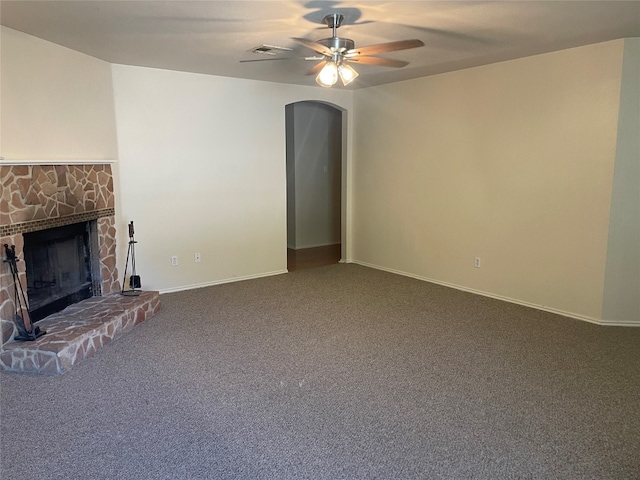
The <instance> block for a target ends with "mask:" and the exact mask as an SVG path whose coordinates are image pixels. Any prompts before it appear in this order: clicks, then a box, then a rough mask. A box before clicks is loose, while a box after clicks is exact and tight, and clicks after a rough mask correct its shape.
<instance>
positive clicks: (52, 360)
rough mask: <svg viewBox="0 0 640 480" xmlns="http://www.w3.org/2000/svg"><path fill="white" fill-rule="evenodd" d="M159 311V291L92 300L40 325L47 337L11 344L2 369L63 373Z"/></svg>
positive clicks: (2, 357) (3, 356)
mask: <svg viewBox="0 0 640 480" xmlns="http://www.w3.org/2000/svg"><path fill="white" fill-rule="evenodd" d="M159 308H160V298H159V295H158V292H142V293H140V295H139V296H122V295H120V294H119V293H116V294H111V295H107V296H104V297H92V298H89V299H87V300H83V301H82V302H79V303H76V304H74V305H70V306H69V307H67V308H66V309H64V310H63V311H61V312H58V313H55V314H53V315H50V316H48V317H47V318H45V319H44V320H41V321H40V322H38V326H39V327H40V328H41V329H43V330H46V332H47V333H46V335H44V336H42V337H40V338H38V339H37V340H34V341H31V342H11V343H8V344H6V345H5V346H4V349H3V351H2V352H0V366H1V367H2V369H3V370H8V371H18V372H33V373H45V374H59V373H64V372H66V371H68V370H70V369H71V367H73V366H74V365H77V364H78V363H79V362H81V361H82V360H84V359H86V358H89V357H92V356H93V355H94V354H95V353H96V351H97V350H98V349H100V348H101V347H103V346H105V345H107V344H108V343H110V342H111V341H113V340H115V339H116V338H118V337H119V336H120V335H122V334H124V333H126V332H128V331H129V330H131V329H132V328H133V327H134V326H135V325H137V324H138V323H140V322H143V321H144V320H146V319H147V318H149V317H151V316H152V315H153V314H155V313H156V312H157V311H158V309H159Z"/></svg>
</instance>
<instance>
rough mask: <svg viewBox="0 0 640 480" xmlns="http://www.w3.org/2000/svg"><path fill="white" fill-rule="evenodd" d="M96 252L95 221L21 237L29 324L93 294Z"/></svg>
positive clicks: (96, 266) (49, 229)
mask: <svg viewBox="0 0 640 480" xmlns="http://www.w3.org/2000/svg"><path fill="white" fill-rule="evenodd" d="M96 251H97V235H96V222H95V220H94V221H89V222H81V223H74V224H71V225H65V226H62V227H55V228H48V229H45V230H39V231H36V232H31V233H25V234H24V260H25V264H26V269H27V295H28V297H29V310H30V318H31V320H32V321H33V322H37V321H38V320H42V319H43V318H45V317H47V316H48V315H51V314H53V313H56V312H59V311H61V310H63V309H64V308H65V307H67V306H68V305H71V304H73V303H77V302H79V301H81V300H84V299H85V298H89V297H92V296H93V295H94V293H93V289H94V285H93V276H94V275H93V273H94V272H96V269H97V268H98V264H97V262H98V258H97V255H94V252H96Z"/></svg>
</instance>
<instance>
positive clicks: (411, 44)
mask: <svg viewBox="0 0 640 480" xmlns="http://www.w3.org/2000/svg"><path fill="white" fill-rule="evenodd" d="M422 46H424V42H423V41H422V40H418V39H413V40H399V41H397V42H389V43H379V44H377V45H368V46H366V47H360V48H353V49H351V50H347V51H346V52H345V56H346V57H347V58H348V57H351V56H354V55H378V54H379V53H385V52H395V51H397V50H407V49H409V48H416V47H422Z"/></svg>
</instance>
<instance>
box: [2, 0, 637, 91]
mask: <svg viewBox="0 0 640 480" xmlns="http://www.w3.org/2000/svg"><path fill="white" fill-rule="evenodd" d="M329 13H340V14H342V15H344V17H345V20H344V23H343V26H342V27H341V28H340V29H339V30H338V36H340V37H347V38H351V39H353V40H354V41H355V43H356V47H362V46H365V45H370V44H377V43H385V42H390V41H396V40H404V39H412V38H417V39H420V40H422V41H423V42H424V43H425V46H424V47H421V48H416V49H412V50H403V51H397V52H391V53H387V54H385V55H383V56H386V57H389V58H395V59H399V60H405V61H408V62H410V64H409V65H408V66H406V67H404V68H389V67H377V66H368V65H356V69H357V70H358V72H359V73H360V77H358V79H357V80H356V81H355V82H354V83H352V84H351V85H350V86H349V87H346V88H361V87H366V86H372V85H380V84H384V83H391V82H396V81H400V80H406V79H410V78H416V77H421V76H426V75H433V74H437V73H443V72H447V71H452V70H459V69H462V68H468V67H473V66H477V65H484V64H489V63H494V62H499V61H504V60H510V59H514V58H519V57H525V56H529V55H535V54H539V53H545V52H550V51H555V50H562V49H566V48H571V47H575V46H579V45H586V44H591V43H598V42H603V41H607V40H612V39H617V38H625V37H640V1H620V2H618V1H608V0H607V1H593V0H591V1H579V0H573V1H539V0H536V1H497V2H490V1H394V2H375V1H365V2H336V1H302V2H301V1H242V0H235V1H212V0H210V1H190V0H181V1H155V0H146V1H120V0H109V1H101V0H95V1H58V0H56V1H24V0H18V1H11V0H9V1H7V0H2V1H1V2H0V23H1V24H2V25H4V26H6V27H9V28H12V29H15V30H19V31H22V32H25V33H28V34H30V35H33V36H36V37H39V38H42V39H45V40H48V41H50V42H53V43H57V44H59V45H63V46H65V47H68V48H71V49H73V50H77V51H79V52H83V53H86V54H88V55H91V56H94V57H97V58H100V59H102V60H105V61H108V62H111V63H117V64H124V65H137V66H143V67H154V68H163V69H169V70H179V71H185V72H194V73H204V74H211V75H222V76H228V77H237V78H246V79H255V80H264V81H271V82H281V83H291V84H300V85H316V84H315V81H314V77H313V76H309V75H306V73H307V72H308V71H309V69H310V68H311V67H312V66H313V65H314V62H312V61H306V60H304V58H303V57H305V56H312V55H313V54H314V52H312V51H311V50H309V49H307V48H305V47H303V46H300V45H297V44H296V42H294V41H293V40H291V37H305V38H309V39H312V40H318V39H321V38H326V37H330V36H331V30H330V29H328V28H327V27H326V25H324V24H323V23H322V19H323V17H324V16H325V15H327V14H329ZM263 44H267V45H276V46H281V47H288V48H292V49H293V50H292V51H291V52H281V53H278V56H277V57H273V58H278V59H281V58H283V57H295V59H291V60H280V61H260V62H248V63H241V62H240V60H250V59H264V58H272V57H267V56H266V55H259V54H257V53H253V52H251V51H250V50H251V49H252V48H255V47H259V46H261V45H263ZM318 88H321V87H318ZM334 88H345V87H342V86H338V85H336V86H334Z"/></svg>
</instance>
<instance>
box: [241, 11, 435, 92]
mask: <svg viewBox="0 0 640 480" xmlns="http://www.w3.org/2000/svg"><path fill="white" fill-rule="evenodd" d="M343 20H344V16H343V15H340V14H338V13H333V14H330V15H327V16H325V17H324V19H323V20H322V21H323V23H325V24H327V26H328V27H329V28H331V29H332V30H333V34H332V35H331V37H330V38H323V39H321V40H316V41H314V40H309V39H308V38H295V37H294V38H292V40H294V41H296V42H297V43H299V44H300V45H303V46H305V47H307V48H309V49H311V50H313V51H314V52H316V53H319V54H320V55H322V56H321V57H305V60H316V61H317V60H321V61H320V62H319V63H317V64H316V65H315V66H314V67H313V68H312V69H311V70H310V71H309V72H308V73H307V75H316V74H317V77H316V82H317V83H318V84H319V85H321V86H323V87H331V86H333V85H335V83H336V82H337V81H338V77H340V79H341V80H342V83H343V84H344V85H345V86H346V85H348V84H349V83H351V82H352V81H353V80H355V78H356V77H357V76H358V72H356V71H355V69H354V68H353V67H352V66H351V65H349V63H359V64H361V65H375V66H381V67H395V68H400V67H404V66H406V65H408V64H409V62H405V61H403V60H394V59H392V58H384V57H377V56H374V55H378V54H380V53H387V52H394V51H397V50H407V49H409V48H416V47H422V46H424V43H423V42H422V41H421V40H417V39H412V40H400V41H396V42H388V43H379V44H376V45H368V46H365V47H359V48H356V46H355V42H354V41H353V40H351V39H350V38H341V37H338V35H337V30H338V28H339V27H340V25H342V21H343ZM283 50H288V49H283ZM273 60H285V58H280V59H275V58H274V59H273ZM241 61H244V62H251V61H260V60H241Z"/></svg>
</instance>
